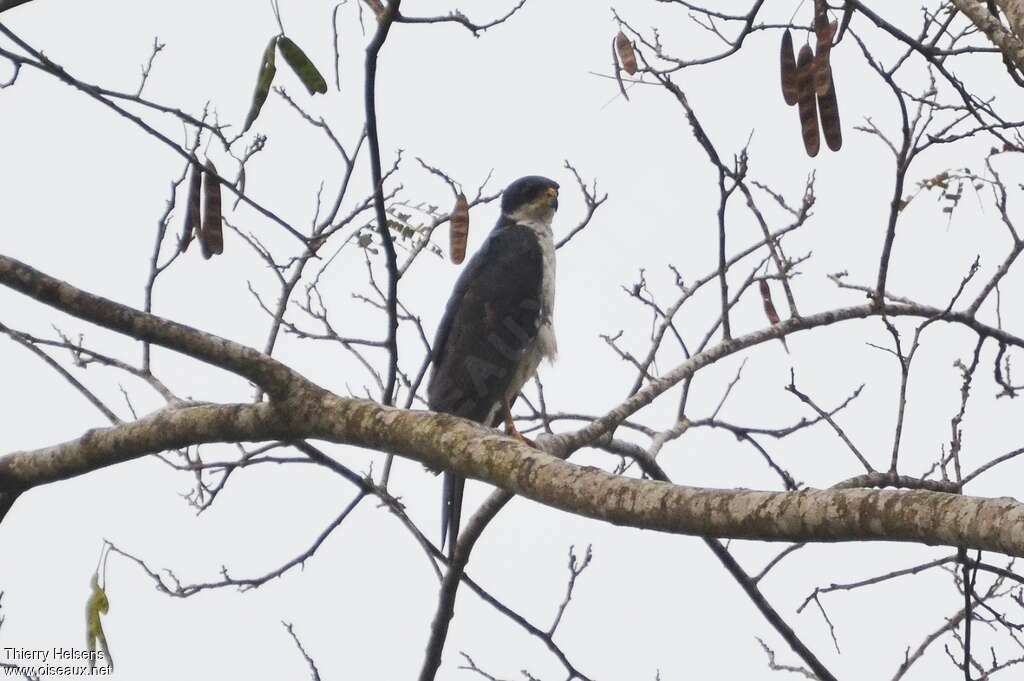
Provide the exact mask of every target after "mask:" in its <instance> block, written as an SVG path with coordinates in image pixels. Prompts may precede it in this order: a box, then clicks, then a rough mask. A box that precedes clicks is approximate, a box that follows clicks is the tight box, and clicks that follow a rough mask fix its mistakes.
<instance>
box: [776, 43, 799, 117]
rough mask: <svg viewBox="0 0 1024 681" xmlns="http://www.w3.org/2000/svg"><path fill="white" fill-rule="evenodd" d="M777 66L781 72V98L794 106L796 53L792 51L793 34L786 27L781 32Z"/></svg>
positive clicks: (795, 99) (795, 97) (795, 98)
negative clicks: (780, 47)
mask: <svg viewBox="0 0 1024 681" xmlns="http://www.w3.org/2000/svg"><path fill="white" fill-rule="evenodd" d="M779 66H780V71H781V73H782V98H783V99H784V100H786V104H789V105H790V106H794V105H795V104H796V102H797V99H798V97H797V91H796V55H795V54H794V53H793V35H792V34H791V33H790V32H789V29H788V28H787V29H786V31H785V33H783V34H782V49H781V50H780V51H779Z"/></svg>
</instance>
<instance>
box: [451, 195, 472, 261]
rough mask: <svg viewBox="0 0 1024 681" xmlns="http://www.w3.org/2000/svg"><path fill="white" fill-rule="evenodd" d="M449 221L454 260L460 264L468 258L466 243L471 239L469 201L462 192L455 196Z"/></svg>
mask: <svg viewBox="0 0 1024 681" xmlns="http://www.w3.org/2000/svg"><path fill="white" fill-rule="evenodd" d="M449 223H450V226H451V229H450V232H449V235H450V242H451V258H452V262H453V263H455V264H456V265H460V264H462V261H463V260H464V259H465V258H466V243H467V242H468V241H469V202H468V201H466V196H465V194H463V193H462V192H459V195H458V196H456V197H455V208H453V209H452V215H451V218H450V219H449Z"/></svg>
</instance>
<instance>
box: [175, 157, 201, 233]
mask: <svg viewBox="0 0 1024 681" xmlns="http://www.w3.org/2000/svg"><path fill="white" fill-rule="evenodd" d="M202 186H203V169H202V168H200V167H199V164H198V163H193V164H192V176H191V177H190V178H189V181H188V197H187V198H186V201H187V203H186V204H185V226H184V228H183V231H182V233H181V241H179V242H178V250H179V251H181V252H182V253H184V252H185V251H186V250H188V245H189V244H190V243H192V237H193V236H195V235H196V234H199V229H200V224H199V200H200V199H199V193H200V191H201V190H202Z"/></svg>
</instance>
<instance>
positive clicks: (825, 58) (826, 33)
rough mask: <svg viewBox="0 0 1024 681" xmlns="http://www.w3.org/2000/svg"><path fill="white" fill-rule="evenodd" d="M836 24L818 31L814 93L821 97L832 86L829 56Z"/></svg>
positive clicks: (833, 23)
mask: <svg viewBox="0 0 1024 681" xmlns="http://www.w3.org/2000/svg"><path fill="white" fill-rule="evenodd" d="M836 27H837V25H836V22H834V21H833V22H832V23H831V24H828V25H826V26H825V28H823V29H818V31H817V35H818V46H817V50H816V52H815V54H814V91H815V92H816V93H817V95H818V96H819V97H821V96H823V95H825V94H826V93H827V92H828V90H829V88H830V87H831V84H830V83H829V79H830V78H831V77H832V67H831V66H830V65H829V54H830V53H831V51H832V36H834V35H835V33H836Z"/></svg>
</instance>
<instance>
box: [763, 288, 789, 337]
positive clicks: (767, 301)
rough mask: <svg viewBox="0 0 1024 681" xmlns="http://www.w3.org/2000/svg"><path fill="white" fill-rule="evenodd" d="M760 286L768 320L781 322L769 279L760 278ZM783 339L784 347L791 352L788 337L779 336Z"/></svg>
mask: <svg viewBox="0 0 1024 681" xmlns="http://www.w3.org/2000/svg"><path fill="white" fill-rule="evenodd" d="M757 284H758V288H760V289H761V302H763V303H764V314H765V316H766V317H768V322H769V323H770V324H771V325H772V326H775V325H776V324H778V323H779V313H778V312H776V311H775V304H774V303H773V302H772V290H771V288H769V287H768V280H766V279H760V280H758V282H757ZM779 340H780V341H782V347H784V348H786V352H787V353H788V352H789V346H788V345H786V339H785V338H783V337H781V336H780V337H779Z"/></svg>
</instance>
